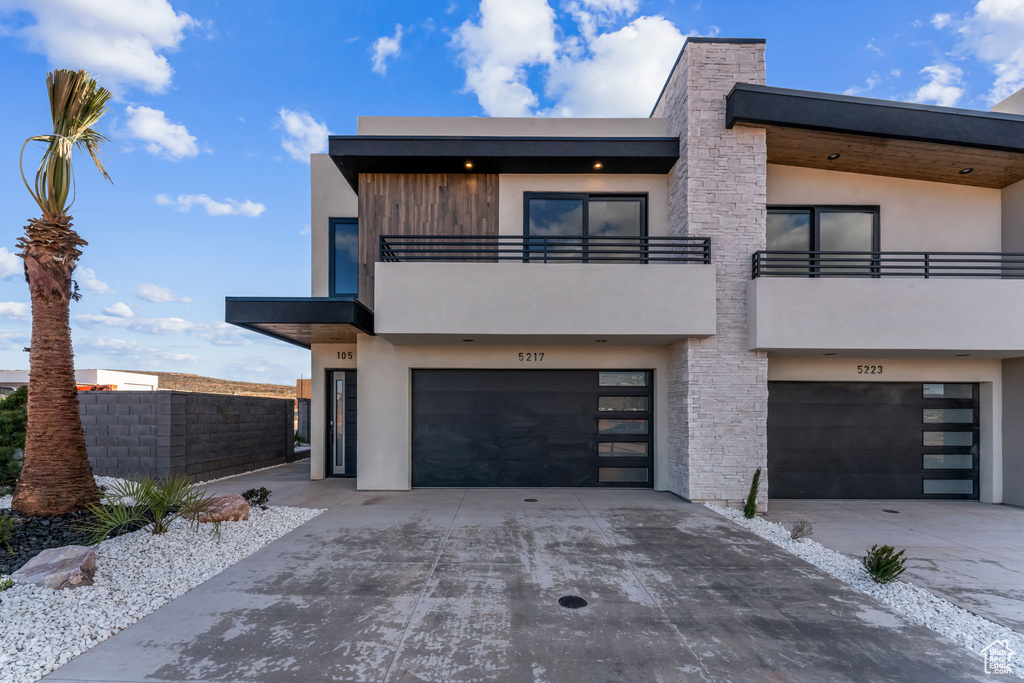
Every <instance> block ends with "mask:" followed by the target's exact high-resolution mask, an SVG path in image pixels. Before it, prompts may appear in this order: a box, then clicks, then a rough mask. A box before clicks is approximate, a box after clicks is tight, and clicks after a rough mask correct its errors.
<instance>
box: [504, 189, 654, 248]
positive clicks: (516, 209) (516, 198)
mask: <svg viewBox="0 0 1024 683" xmlns="http://www.w3.org/2000/svg"><path fill="white" fill-rule="evenodd" d="M524 192H618V193H624V194H628V193H647V234H648V235H655V236H666V235H670V234H671V232H670V231H669V227H668V176H667V175H623V174H616V175H603V174H600V173H587V174H582V175H575V174H546V175H529V174H518V173H506V174H503V175H500V176H498V234H501V235H522V234H523V193H524Z"/></svg>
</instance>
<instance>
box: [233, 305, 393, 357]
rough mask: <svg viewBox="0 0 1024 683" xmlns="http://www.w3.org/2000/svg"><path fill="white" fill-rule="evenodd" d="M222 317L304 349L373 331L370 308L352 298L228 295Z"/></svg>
mask: <svg viewBox="0 0 1024 683" xmlns="http://www.w3.org/2000/svg"><path fill="white" fill-rule="evenodd" d="M224 321H225V322H227V323H230V324H232V325H237V326H238V327H242V328H245V329H247V330H251V331H253V332H259V333H260V334H265V335H267V336H268V337H273V338H274V339H277V340H280V341H284V342H288V343H289V344H295V345H296V346H301V347H303V348H306V349H308V348H310V346H311V345H312V344H345V343H353V342H355V340H356V333H357V332H365V333H366V334H373V311H371V310H370V309H368V308H367V307H366V306H364V305H363V304H361V303H359V302H358V301H355V300H353V299H337V298H328V297H305V298H304V297H240V296H239V297H236V296H229V297H226V298H225V299H224Z"/></svg>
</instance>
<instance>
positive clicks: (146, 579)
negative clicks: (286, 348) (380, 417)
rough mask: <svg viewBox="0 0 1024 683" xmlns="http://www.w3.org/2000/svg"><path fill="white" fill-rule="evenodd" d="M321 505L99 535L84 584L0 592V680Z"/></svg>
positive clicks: (233, 557)
mask: <svg viewBox="0 0 1024 683" xmlns="http://www.w3.org/2000/svg"><path fill="white" fill-rule="evenodd" d="M103 479H105V478H104V477H97V480H98V482H99V483H101V484H102V483H105V482H103V481H102V480H103ZM4 505H8V506H9V505H10V500H9V498H8V499H7V500H6V501H5V500H4V499H0V507H3V506H4ZM322 512H323V510H312V509H306V508H291V507H276V506H273V507H270V508H268V509H267V510H259V509H256V508H253V509H252V511H251V512H250V513H249V520H248V521H245V522H224V523H223V524H221V533H220V538H219V539H218V538H217V537H216V536H214V534H213V533H212V527H211V526H210V525H207V524H204V525H202V526H201V527H200V529H199V530H198V531H192V530H190V529H189V528H188V525H187V524H185V523H184V522H182V521H180V520H179V521H177V522H175V523H174V525H173V526H172V528H171V531H169V532H168V533H166V534H163V535H160V536H154V535H152V534H150V533H149V532H147V531H145V530H143V531H137V532H135V533H132V534H126V535H124V536H118V537H117V538H112V539H108V540H106V541H104V542H103V543H101V544H100V546H99V547H98V548H97V551H96V576H95V579H94V581H95V583H94V585H92V586H85V587H82V588H75V589H70V590H63V591H58V590H52V589H48V588H36V587H35V586H23V585H16V586H14V587H13V588H10V589H8V590H6V591H4V592H3V593H0V683H28V682H29V681H35V680H38V679H40V678H42V677H43V676H45V675H46V674H47V673H49V672H51V671H53V670H54V669H56V668H57V667H59V666H60V665H62V664H65V663H67V662H68V661H70V660H71V659H72V658H74V657H77V656H78V655H80V654H81V653H82V652H85V651H86V650H88V649H89V648H91V647H93V646H95V645H96V644H97V643H100V642H102V641H104V640H106V639H107V638H109V637H110V636H112V635H114V634H115V633H117V632H118V631H121V630H122V629H125V628H127V627H128V626H131V625H132V624H134V623H135V622H136V621H138V620H139V619H141V618H142V617H144V616H146V615H147V614H149V613H150V612H152V611H154V610H156V609H157V608H159V607H161V606H162V605H165V604H167V603H168V602H170V601H171V600H173V599H174V598H176V597H178V596H180V595H182V594H183V593H185V592H186V591H188V590H190V589H192V588H195V587H196V586H198V585H199V584H201V583H202V582H204V581H206V580H207V579H209V578H211V577H212V576H214V575H215V574H218V573H220V572H221V571H223V570H225V569H227V568H228V567H230V566H231V565H233V564H235V563H236V562H238V561H239V560H242V559H244V558H246V557H248V556H249V555H251V554H252V553H254V552H255V551H257V550H259V549H260V548H262V547H263V546H265V545H267V544H268V543H270V542H271V541H273V540H275V539H277V538H280V537H281V536H283V535H284V534H286V533H287V532H289V531H291V530H292V529H294V528H296V527H298V526H299V525H301V524H304V523H305V522H307V521H309V520H310V519H312V518H314V517H316V516H317V515H319V514H321V513H322ZM2 578H6V577H2Z"/></svg>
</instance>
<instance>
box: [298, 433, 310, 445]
mask: <svg viewBox="0 0 1024 683" xmlns="http://www.w3.org/2000/svg"><path fill="white" fill-rule="evenodd" d="M295 445H296V446H308V445H309V440H308V439H306V437H304V436H303V435H302V434H296V435H295Z"/></svg>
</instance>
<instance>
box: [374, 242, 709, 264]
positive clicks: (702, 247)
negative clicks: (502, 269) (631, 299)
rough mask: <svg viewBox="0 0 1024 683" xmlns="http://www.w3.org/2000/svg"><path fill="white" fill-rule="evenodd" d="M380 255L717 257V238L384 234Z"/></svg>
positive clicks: (608, 259)
mask: <svg viewBox="0 0 1024 683" xmlns="http://www.w3.org/2000/svg"><path fill="white" fill-rule="evenodd" d="M380 260H381V261H384V262H400V261H457V262H458V261H482V262H494V261H521V262H529V263H711V240H710V238H707V237H524V236H512V235H508V236H506V235H381V238H380Z"/></svg>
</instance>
